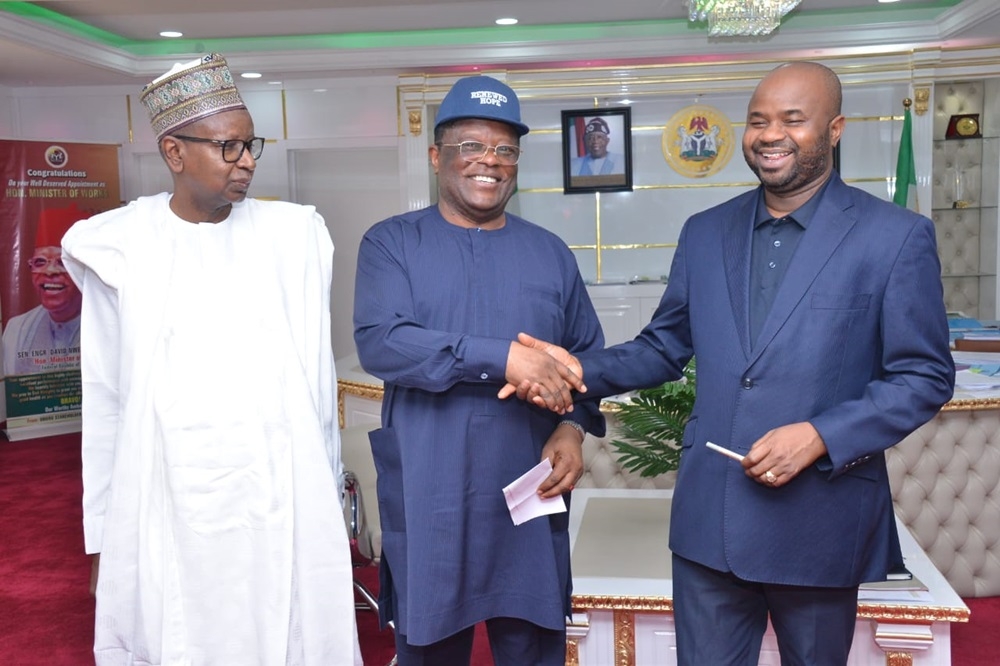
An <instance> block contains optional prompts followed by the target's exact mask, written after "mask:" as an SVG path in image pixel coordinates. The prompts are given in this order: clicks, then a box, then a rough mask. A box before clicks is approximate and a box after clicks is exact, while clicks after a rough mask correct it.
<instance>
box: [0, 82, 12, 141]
mask: <svg viewBox="0 0 1000 666" xmlns="http://www.w3.org/2000/svg"><path fill="white" fill-rule="evenodd" d="M0 136H2V137H13V136H14V97H13V93H12V91H11V89H10V88H7V87H5V86H0Z"/></svg>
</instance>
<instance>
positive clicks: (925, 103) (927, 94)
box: [913, 86, 931, 116]
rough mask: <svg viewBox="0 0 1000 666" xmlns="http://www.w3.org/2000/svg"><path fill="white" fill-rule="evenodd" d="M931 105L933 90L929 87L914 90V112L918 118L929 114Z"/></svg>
mask: <svg viewBox="0 0 1000 666" xmlns="http://www.w3.org/2000/svg"><path fill="white" fill-rule="evenodd" d="M930 103H931V89H930V88H929V87H928V86H920V87H919V88H914V89H913V112H914V113H915V114H917V115H918V116H922V115H924V114H925V113H927V109H928V108H929V107H930Z"/></svg>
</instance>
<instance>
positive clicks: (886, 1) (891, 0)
mask: <svg viewBox="0 0 1000 666" xmlns="http://www.w3.org/2000/svg"><path fill="white" fill-rule="evenodd" d="M878 1H879V3H889V2H899V0H878Z"/></svg>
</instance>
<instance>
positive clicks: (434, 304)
mask: <svg viewBox="0 0 1000 666" xmlns="http://www.w3.org/2000/svg"><path fill="white" fill-rule="evenodd" d="M527 133H528V126H527V125H525V124H524V122H522V120H521V109H520V103H519V101H518V99H517V95H516V94H515V93H514V91H513V90H511V89H510V88H509V87H508V86H507V85H505V84H504V83H502V82H500V81H498V80H496V79H493V78H490V77H487V76H472V77H468V78H463V79H460V80H459V81H457V82H456V83H455V85H454V86H453V87H452V89H451V90H450V91H449V93H448V94H447V95H446V96H445V98H444V100H443V101H442V103H441V108H440V110H439V112H438V115H437V121H436V124H435V127H434V144H433V145H432V146H431V147H430V149H429V154H430V160H431V164H432V165H433V168H434V172H435V173H436V174H437V177H438V203H437V205H434V206H430V207H428V208H425V209H423V210H418V211H413V212H410V213H405V214H402V215H398V216H395V217H392V218H389V219H387V220H384V221H382V222H380V223H378V224H376V225H375V226H374V227H372V228H371V229H370V230H369V231H368V232H367V233H366V234H365V237H364V239H363V240H362V242H361V249H360V252H359V256H358V274H357V282H356V284H357V287H356V289H357V291H356V295H355V311H354V325H355V332H354V337H355V342H356V343H357V348H358V354H359V356H360V359H361V364H362V366H363V367H364V368H365V370H366V371H368V372H369V373H371V374H373V375H375V376H377V377H379V378H381V379H382V380H383V382H384V385H385V394H384V396H385V397H384V399H383V403H382V427H381V429H379V430H376V431H374V432H372V434H371V443H372V452H373V454H374V456H375V463H376V466H377V469H378V476H379V484H378V495H379V498H378V499H379V508H380V518H381V522H382V560H381V570H380V573H381V588H380V589H381V595H380V599H379V603H380V610H381V615H382V620H383V622H386V621H388V620H394V621H395V628H396V649H397V653H398V658H399V664H400V666H411V665H414V664H419V665H420V666H432V665H435V664H439V665H441V666H456V665H461V664H468V663H469V659H470V654H471V648H472V639H473V628H474V626H475V624H476V623H478V622H481V621H485V622H486V627H487V631H488V633H489V637H490V646H491V649H492V652H493V659H494V663H495V664H496V666H525V665H526V664H532V665H533V666H548V665H551V666H562V664H563V663H564V662H565V653H566V645H565V640H566V630H565V621H566V616H568V615H569V614H570V593H571V582H570V581H571V578H570V571H569V535H568V518H567V516H568V514H567V513H566V512H561V513H555V514H552V515H544V516H541V517H538V518H534V519H531V520H528V521H527V522H523V523H521V524H519V525H516V524H515V522H514V521H513V519H512V515H511V513H510V511H509V510H508V506H507V504H506V503H505V497H504V488H505V487H506V486H508V485H509V484H510V483H511V482H513V481H515V480H516V479H518V478H519V477H521V476H522V475H524V474H525V473H526V472H528V471H529V470H531V469H532V468H534V467H536V466H538V465H539V464H542V465H543V469H545V471H542V472H540V474H541V476H540V479H541V480H540V481H539V482H536V483H539V485H537V491H536V492H537V493H538V494H539V495H541V497H542V498H546V499H549V498H555V499H556V500H557V501H558V499H559V497H560V496H561V495H566V499H568V493H569V491H570V490H571V489H572V488H573V484H574V483H576V481H577V479H579V477H580V476H581V475H582V473H583V454H582V443H583V438H584V434H585V432H587V431H590V432H593V433H594V434H597V435H601V434H603V432H604V420H603V418H602V417H601V414H600V411H599V410H598V405H597V403H596V402H591V403H577V405H576V409H573V410H572V411H570V409H571V407H572V402H571V397H570V393H569V392H570V389H571V388H574V389H580V388H581V385H580V380H579V379H578V376H577V375H573V374H572V373H570V372H569V371H568V370H566V369H565V368H559V367H558V364H550V363H549V360H550V359H548V358H546V357H545V356H544V355H541V354H538V353H528V352H534V350H530V349H528V348H526V347H525V348H521V346H520V345H517V344H513V340H515V338H516V337H517V334H518V333H519V332H521V331H525V332H533V333H534V334H535V335H537V336H538V337H541V338H543V339H551V338H546V337H545V336H547V335H548V336H552V337H554V338H555V339H557V340H561V341H562V346H564V347H566V348H568V349H572V350H577V351H584V350H589V349H600V348H601V347H602V346H603V342H604V338H603V335H602V333H601V327H600V324H599V322H598V320H597V316H596V314H595V312H594V309H593V306H592V305H591V303H590V300H589V298H588V296H587V293H586V289H585V287H584V283H583V280H582V279H581V277H580V274H579V271H578V270H577V265H576V260H575V258H574V256H573V254H572V252H570V250H569V249H568V248H567V247H566V245H565V243H563V242H562V240H560V239H559V238H558V237H557V236H555V235H554V234H552V233H550V232H548V231H545V230H544V229H542V228H540V227H538V226H536V225H534V224H531V223H530V222H527V221H526V220H523V219H521V218H520V217H518V216H516V215H513V214H511V213H508V212H506V206H507V202H508V201H509V200H510V198H511V196H513V194H514V191H515V188H516V185H517V164H518V160H519V159H520V158H521V155H522V151H521V147H520V141H521V137H522V136H524V135H525V134H527ZM536 371H537V374H535V373H536ZM560 371H561V372H560ZM528 376H532V377H541V379H540V380H537V382H536V384H537V385H538V386H539V388H540V392H541V393H542V394H543V395H545V396H546V402H547V404H548V405H549V406H550V407H553V408H554V409H555V410H556V412H548V411H547V410H544V409H541V408H539V407H536V406H534V405H532V404H528V403H524V402H521V401H516V400H514V401H501V400H497V397H496V396H497V393H498V391H499V390H500V388H501V387H502V386H503V385H504V384H505V383H506V382H508V381H509V382H511V383H512V384H514V385H517V384H518V382H519V381H520V380H521V379H523V378H525V377H528ZM545 461H547V462H548V464H549V465H551V469H548V468H545V467H544V465H545ZM532 490H534V488H532Z"/></svg>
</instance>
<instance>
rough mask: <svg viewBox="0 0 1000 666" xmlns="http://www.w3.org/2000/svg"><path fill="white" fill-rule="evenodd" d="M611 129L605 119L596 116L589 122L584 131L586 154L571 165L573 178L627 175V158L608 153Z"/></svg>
mask: <svg viewBox="0 0 1000 666" xmlns="http://www.w3.org/2000/svg"><path fill="white" fill-rule="evenodd" d="M610 141H611V128H610V127H608V123H607V121H606V120H604V118H601V117H600V116H595V117H594V118H591V119H590V120H588V121H587V125H586V127H585V129H584V131H583V145H584V147H585V148H586V153H585V154H584V155H581V156H580V157H574V158H573V161H572V163H571V164H570V173H571V174H572V175H573V176H610V175H612V174H624V173H625V158H624V157H623V156H622V155H619V154H618V153H612V152H608V143H609V142H610Z"/></svg>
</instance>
